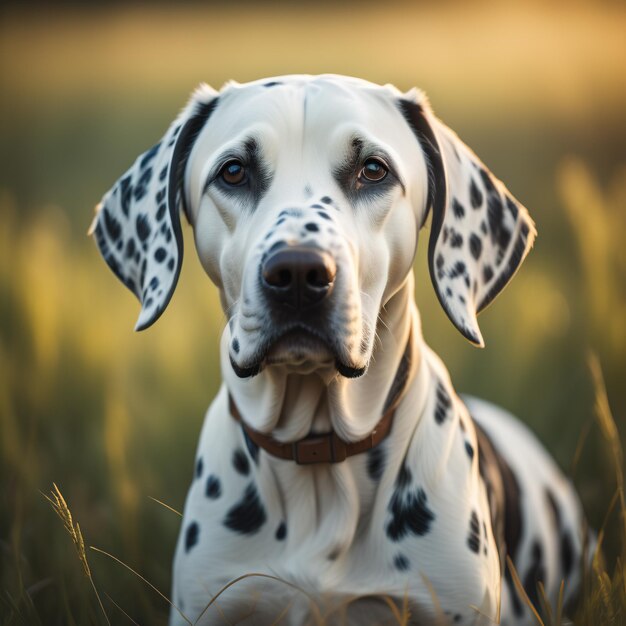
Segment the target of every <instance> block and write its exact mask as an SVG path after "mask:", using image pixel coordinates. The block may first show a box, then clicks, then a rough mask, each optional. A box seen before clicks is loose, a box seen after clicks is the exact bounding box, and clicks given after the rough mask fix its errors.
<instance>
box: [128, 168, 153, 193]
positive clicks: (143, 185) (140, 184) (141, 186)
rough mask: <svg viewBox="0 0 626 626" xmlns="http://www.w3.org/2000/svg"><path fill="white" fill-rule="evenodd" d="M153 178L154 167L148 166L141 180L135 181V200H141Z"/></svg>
mask: <svg viewBox="0 0 626 626" xmlns="http://www.w3.org/2000/svg"><path fill="white" fill-rule="evenodd" d="M151 178H152V168H151V167H148V168H147V169H145V170H144V171H143V172H142V174H141V176H140V177H139V180H138V181H137V182H136V183H135V189H134V190H133V197H134V198H135V202H139V201H140V200H141V199H142V198H143V197H144V196H145V195H146V192H147V191H148V183H149V182H150V179H151Z"/></svg>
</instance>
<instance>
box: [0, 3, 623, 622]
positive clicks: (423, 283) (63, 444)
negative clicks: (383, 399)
mask: <svg viewBox="0 0 626 626" xmlns="http://www.w3.org/2000/svg"><path fill="white" fill-rule="evenodd" d="M331 9H332V11H333V13H332V17H333V19H329V17H328V14H327V11H330V10H331ZM625 25H626V14H625V12H624V10H623V8H622V7H620V6H618V5H613V4H607V5H604V4H598V3H574V4H567V5H566V4H559V3H557V4H551V5H547V4H545V3H516V2H512V3H506V5H504V4H501V3H498V4H497V5H496V4H493V3H488V2H483V3H479V4H475V5H470V4H469V3H464V4H460V3H456V2H451V3H444V4H440V5H436V6H435V5H432V6H428V7H423V6H420V5H418V4H412V5H410V6H408V5H403V4H398V5H393V4H392V5H388V4H386V5H384V6H383V5H380V4H376V3H371V4H367V3H366V4H360V5H359V6H358V10H357V8H356V5H349V6H345V7H332V8H329V7H327V6H325V7H324V8H323V9H320V8H318V9H317V10H315V9H314V8H313V7H312V6H311V7H299V8H294V7H293V6H291V5H289V6H287V5H285V4H279V5H277V6H261V5H258V4H246V5H245V6H242V7H238V8H237V10H236V11H234V10H233V9H229V8H228V7H226V6H222V5H220V6H219V7H215V6H209V7H204V6H199V5H196V6H186V7H182V8H180V9H176V10H174V9H170V8H168V7H165V6H164V5H161V6H160V7H157V8H154V9H151V8H148V7H147V6H142V7H141V8H137V7H126V6H119V7H116V8H114V9H110V8H108V9H107V8H103V7H101V8H98V9H93V10H90V11H80V10H77V9H74V10H70V9H63V10H61V9H58V10H55V13H48V12H46V11H45V10H43V9H38V10H37V11H30V12H29V11H28V10H26V9H14V10H12V11H8V10H6V11H5V12H4V13H3V19H2V20H0V89H2V93H3V95H5V97H4V98H2V99H0V139H1V140H2V144H3V146H5V147H7V149H5V150H3V151H0V477H1V485H0V623H2V624H7V626H9V625H10V626H15V625H21V624H24V625H27V624H28V625H31V624H45V625H46V626H48V625H55V624H63V625H65V624H69V625H72V624H76V625H80V626H83V625H85V624H104V623H106V622H105V618H104V614H103V612H102V609H101V608H100V603H99V602H98V599H97V598H96V595H95V594H94V588H93V586H92V583H93V585H95V587H96V589H98V591H99V592H100V594H101V600H102V606H103V607H104V610H105V611H106V613H107V615H109V619H111V622H112V623H118V622H119V623H124V621H126V620H127V621H128V622H129V623H133V622H134V623H140V624H150V625H153V624H155V625H159V624H164V623H165V622H166V615H167V612H168V609H169V604H168V603H167V602H166V601H165V600H164V599H163V598H162V597H159V595H158V594H157V593H156V592H155V591H154V589H153V588H151V587H150V586H149V585H147V584H146V583H145V582H144V581H143V580H142V579H141V578H138V577H137V576H135V574H133V572H132V571H130V570H128V569H127V568H126V567H124V566H122V565H120V563H118V562H116V561H114V560H113V559H112V558H111V557H109V556H106V554H109V555H112V556H114V557H115V558H117V559H119V560H120V561H122V562H123V563H125V564H128V566H129V567H131V568H132V570H133V571H134V572H137V573H138V574H141V576H142V577H143V578H144V579H145V580H147V581H149V582H150V584H151V585H153V586H154V588H156V589H158V590H159V591H160V592H161V593H162V594H164V595H165V596H167V595H168V589H169V585H170V565H171V561H172V554H173V550H174V542H175V539H176V535H177V531H178V527H179V523H180V518H179V515H177V514H176V512H177V511H180V510H182V507H183V499H184V495H185V492H186V488H187V484H188V481H189V479H190V477H191V475H192V471H193V467H192V462H193V450H194V449H195V446H196V443H197V437H198V432H199V429H200V426H201V421H202V416H203V415H204V411H205V410H206V406H207V404H208V402H209V401H210V399H211V398H212V397H213V395H214V393H215V392H216V390H217V387H218V384H219V380H220V373H219V363H218V358H217V355H218V350H219V341H218V337H219V332H220V328H221V327H222V325H223V323H224V317H223V314H222V312H221V310H220V306H219V302H218V299H217V295H216V293H215V291H214V290H213V289H212V288H211V287H210V285H209V284H208V280H207V279H206V276H205V275H204V274H203V272H202V269H201V268H200V266H199V264H198V263H197V261H196V260H195V259H194V254H193V242H192V240H191V238H190V236H189V232H186V233H185V243H186V250H187V255H186V256H187V258H186V262H185V265H184V268H183V272H182V276H181V280H180V284H179V287H178V289H177V293H176V295H175V297H174V299H173V301H172V303H171V304H170V306H169V308H168V311H167V313H166V314H165V315H164V316H163V318H162V319H161V320H159V323H158V324H157V325H156V326H155V327H154V328H153V329H150V330H149V331H147V332H144V333H141V334H133V333H132V330H131V329H132V325H133V323H134V320H135V317H136V314H137V304H136V302H135V301H134V300H133V298H132V296H131V295H130V294H128V293H126V292H125V291H124V290H123V289H122V288H121V287H120V286H119V284H118V283H117V281H116V279H115V278H114V277H113V276H112V275H111V273H110V272H108V270H107V269H106V267H105V266H104V265H103V263H102V261H101V259H100V258H99V257H98V255H97V252H96V250H95V247H94V246H93V243H92V242H91V241H89V240H87V238H86V236H85V232H86V229H87V226H88V224H89V222H90V220H91V215H92V213H91V212H92V207H93V206H94V205H95V204H96V202H97V201H98V200H99V198H100V196H101V195H102V193H103V192H104V191H105V190H106V189H107V188H108V186H109V185H110V184H111V183H112V182H113V181H114V180H115V179H116V177H117V176H118V175H119V174H120V173H121V171H122V170H123V169H124V167H125V166H126V165H128V164H129V163H130V162H131V161H132V160H133V159H134V157H135V156H136V155H137V154H138V152H139V151H140V150H142V149H144V148H146V147H148V146H149V145H151V144H153V143H154V141H155V140H156V139H157V138H158V137H159V136H160V133H161V132H162V131H163V129H164V128H165V127H166V126H167V124H168V123H169V121H170V120H171V119H172V118H173V116H174V114H175V112H176V111H177V109H178V107H179V106H180V105H181V104H182V103H183V102H184V100H185V98H186V95H187V94H188V93H189V92H190V91H191V90H192V89H193V87H194V86H195V85H196V84H197V83H198V82H199V81H200V80H207V81H209V82H210V83H212V84H214V85H215V86H219V85H220V84H221V83H222V82H223V81H224V80H226V79H227V78H231V77H235V78H237V79H239V80H246V79H249V78H256V77H259V76H264V75H274V74H278V73H281V72H324V71H335V72H344V73H349V74H354V75H360V76H363V77H365V78H369V79H372V80H376V81H381V82H385V81H393V82H395V83H397V84H398V85H399V86H400V87H401V88H406V89H408V88H409V87H410V86H412V85H413V84H418V85H420V86H421V87H424V88H426V90H427V91H428V93H429V95H430V99H431V101H432V103H433V105H434V107H435V110H436V111H437V112H438V113H439V114H440V115H441V116H442V118H443V119H444V120H445V121H446V122H447V123H449V124H450V125H451V126H452V128H454V129H455V130H457V131H458V132H459V134H460V136H461V137H463V138H464V139H465V140H466V141H467V142H468V144H469V145H470V146H471V147H472V148H473V149H475V151H476V152H477V153H478V154H479V155H480V156H481V158H483V159H484V161H485V162H486V163H487V164H488V165H490V166H491V167H492V169H493V170H494V171H495V173H496V174H497V175H498V176H500V177H501V178H502V179H503V180H504V181H505V182H506V183H507V184H508V186H509V188H510V189H511V190H512V191H513V193H515V194H516V195H517V197H518V198H519V199H520V200H521V201H522V202H523V203H524V204H525V205H526V206H528V207H529V209H530V212H531V214H532V215H533V217H534V218H535V220H536V221H537V224H538V229H539V238H538V241H537V244H536V246H535V248H534V250H533V251H532V253H531V255H530V256H529V258H528V260H527V261H526V262H525V264H524V267H523V268H522V270H521V271H520V272H519V274H518V275H517V276H516V278H515V280H514V281H513V284H512V286H511V287H510V288H508V289H507V290H506V291H505V292H504V294H503V295H502V296H501V297H500V298H499V299H498V301H497V302H496V303H495V304H494V305H493V307H490V308H489V310H488V311H486V312H485V313H484V314H483V315H481V318H480V322H481V328H482V329H483V333H484V335H485V338H486V342H487V349H486V350H484V351H476V350H474V349H473V348H471V347H470V346H467V345H466V344H465V343H464V342H463V341H462V339H460V338H457V337H456V336H455V333H454V330H453V329H452V328H451V326H450V324H449V322H448V321H447V319H446V317H445V315H444V314H443V312H442V311H441V310H440V307H439V305H438V303H437V301H436V298H435V296H434V294H433V292H432V288H431V287H430V284H429V278H428V274H427V270H426V260H425V250H424V246H423V245H421V246H420V247H419V249H418V257H417V260H416V272H417V281H416V284H417V293H416V298H417V301H418V304H419V307H420V311H421V313H422V317H423V327H424V332H425V335H426V338H427V340H428V341H429V343H430V344H431V345H432V346H433V348H434V349H435V350H436V351H437V352H438V353H439V354H440V355H441V356H442V358H443V360H444V361H445V362H446V364H447V366H448V367H449V369H450V371H451V374H452V377H453V380H454V381H455V385H456V386H457V388H458V389H459V390H460V391H463V392H470V393H472V394H475V395H479V396H483V397H486V398H489V399H491V400H493V401H494V402H497V403H499V404H501V405H503V406H505V407H506V408H508V409H510V410H512V411H513V412H514V413H516V414H517V415H519V416H520V417H521V418H522V419H524V420H525V421H526V422H527V423H529V425H530V426H531V427H532V428H533V430H534V431H535V432H536V433H537V434H538V435H539V437H540V439H541V440H542V441H543V442H544V443H545V444H546V446H547V448H548V449H549V450H550V451H551V452H552V453H553V454H554V455H555V457H556V459H557V461H558V462H559V464H560V465H561V467H571V468H572V470H571V474H572V475H573V477H574V479H575V482H576V486H577V489H578V491H579V493H580V494H581V498H582V500H583V503H584V507H585V511H586V513H587V515H588V517H589V520H590V523H591V525H592V526H593V527H594V528H596V529H598V530H600V529H602V532H601V535H600V537H601V540H602V541H601V543H602V547H603V554H604V556H605V558H606V563H605V564H602V563H601V562H599V561H597V562H596V566H595V569H594V570H592V571H591V572H590V573H589V577H588V580H587V587H586V591H585V597H586V598H587V600H586V601H585V602H584V603H583V605H582V607H581V609H580V613H578V614H577V615H576V623H577V624H578V623H581V624H595V623H602V621H604V622H606V621H607V620H610V619H612V620H613V621H615V622H616V623H619V620H620V619H621V620H623V619H624V595H625V594H624V591H625V590H624V579H625V577H624V571H623V568H624V562H625V561H624V558H625V557H624V508H623V484H622V483H623V478H621V477H622V476H623V461H621V460H620V458H621V457H620V456H619V455H618V454H617V452H616V451H618V450H620V449H623V445H624V436H625V435H626V422H625V421H624V416H625V415H626V393H625V391H624V386H623V378H624V372H625V371H626V324H625V323H624V320H625V319H626V291H625V289H624V285H625V284H626V254H625V253H624V251H623V246H622V238H623V233H624V232H626V211H625V210H624V207H625V206H626V170H625V169H624V168H625V167H626V163H624V160H623V159H624V156H623V146H624V145H625V144H626V125H625V124H624V120H623V113H622V112H623V110H624V108H625V107H626V89H625V87H624V81H623V80H622V76H621V74H622V68H621V61H620V59H622V58H624V53H626V44H625V43H624V38H623V30H624V26H625ZM311 33H314V34H315V33H318V34H319V33H323V37H322V39H323V43H324V45H323V46H319V45H306V42H309V41H312V39H311ZM314 39H315V40H316V41H317V40H319V38H314ZM373 41H376V42H379V43H380V45H377V46H374V47H373V46H372V42H373ZM286 51H288V53H287V52H286ZM423 241H424V239H422V244H423ZM201 285H204V287H203V288H201V287H200V286H201ZM590 349H593V351H594V353H595V354H597V363H601V364H602V370H603V380H604V385H605V386H606V393H605V392H604V386H602V385H600V386H599V383H598V380H599V378H598V372H599V366H593V367H594V370H593V371H594V372H595V374H594V375H593V376H591V377H590V376H589V366H588V353H589V351H590ZM511 355H514V356H515V358H513V359H512V358H511ZM503 363H506V368H503V367H502V364H503ZM599 390H600V391H599ZM607 397H608V398H610V400H611V408H612V410H613V411H612V413H613V415H614V416H615V420H609V419H608V417H607V416H608V415H609V412H608V401H607V400H606V398H607ZM598 398H600V399H601V400H598ZM602 398H604V399H602ZM596 403H597V405H598V407H599V410H600V412H601V414H602V415H604V417H603V418H602V419H597V417H596V418H594V417H593V414H594V409H593V407H594V405H595V404H596ZM611 424H614V425H615V427H614V428H613V427H611ZM572 459H574V461H575V462H573V461H572ZM620 464H621V465H622V467H620ZM616 477H618V478H616ZM53 483H54V484H57V485H61V486H62V488H63V494H64V496H65V497H66V498H67V502H68V503H70V504H71V512H72V518H71V519H72V528H73V529H74V533H75V536H76V537H78V536H79V535H78V534H77V527H76V524H75V520H79V521H80V537H83V536H84V541H85V544H86V545H89V544H93V545H96V546H98V548H99V549H100V550H102V551H104V552H103V553H101V552H95V551H92V550H90V549H89V548H85V550H84V554H85V560H86V563H87V564H88V566H89V571H90V573H91V576H92V578H91V579H90V578H89V577H88V576H86V574H85V569H84V564H81V560H80V558H77V556H76V551H75V549H74V548H73V547H72V545H70V543H71V544H74V545H76V544H75V540H74V538H72V539H71V541H70V542H68V541H67V537H66V536H65V535H66V534H67V532H69V527H68V528H67V529H66V530H64V527H65V525H66V523H65V521H64V522H63V523H61V524H59V523H57V520H56V519H55V517H54V515H53V514H52V513H51V511H50V510H49V504H48V503H47V502H46V501H45V500H44V498H42V496H41V493H42V492H45V493H48V492H49V489H50V485H51V484H53ZM56 495H57V496H58V497H59V498H60V497H61V495H60V493H57V494H56ZM50 497H51V499H52V500H53V501H54V502H55V503H56V500H55V496H54V495H53V494H50ZM60 503H61V500H59V503H58V506H61V507H62V506H63V505H62V504H60ZM162 503H167V506H168V507H171V509H173V511H172V510H168V509H167V508H165V507H163V506H161V504H162ZM611 503H613V506H612V508H611V507H610V505H611ZM57 508H58V507H57ZM66 508H67V511H68V512H69V508H68V507H66ZM609 509H611V510H610V513H607V511H608V510H609ZM66 531H67V532H66ZM396 608H398V607H396ZM398 610H399V611H400V612H399V614H398V616H396V618H393V614H392V613H391V612H390V615H391V617H392V618H393V619H397V617H399V619H397V621H398V622H399V623H402V622H401V620H403V619H404V620H406V618H407V615H406V611H404V612H403V611H402V607H400V608H399V609H398ZM390 611H391V608H390ZM542 619H544V623H546V624H552V623H556V620H557V616H556V614H554V615H553V616H552V618H550V616H549V615H547V616H546V615H544V616H542ZM550 619H552V620H553V621H550ZM594 620H595V621H594ZM608 623H610V622H608Z"/></svg>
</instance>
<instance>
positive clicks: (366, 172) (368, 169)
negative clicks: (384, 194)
mask: <svg viewBox="0 0 626 626" xmlns="http://www.w3.org/2000/svg"><path fill="white" fill-rule="evenodd" d="M388 173H389V169H388V168H387V164H386V163H385V162H384V161H383V160H382V159H378V158H375V157H371V158H369V159H367V160H366V161H365V163H364V164H363V167H362V169H361V171H360V172H359V180H360V181H361V182H364V183H379V182H380V181H381V180H383V179H384V178H385V177H386V176H387V174H388Z"/></svg>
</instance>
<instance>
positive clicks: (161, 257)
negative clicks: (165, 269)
mask: <svg viewBox="0 0 626 626" xmlns="http://www.w3.org/2000/svg"><path fill="white" fill-rule="evenodd" d="M166 256H167V251H166V250H165V248H157V249H156V250H155V251H154V259H155V261H158V262H159V263H163V261H165V257H166Z"/></svg>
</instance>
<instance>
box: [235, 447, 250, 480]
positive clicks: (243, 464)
mask: <svg viewBox="0 0 626 626" xmlns="http://www.w3.org/2000/svg"><path fill="white" fill-rule="evenodd" d="M233 467H234V468H235V471H236V472H237V473H238V474H241V475H242V476H247V475H248V474H249V473H250V463H249V462H248V457H247V456H246V453H245V452H244V451H243V450H242V449H241V448H237V449H236V450H235V451H234V452H233Z"/></svg>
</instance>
